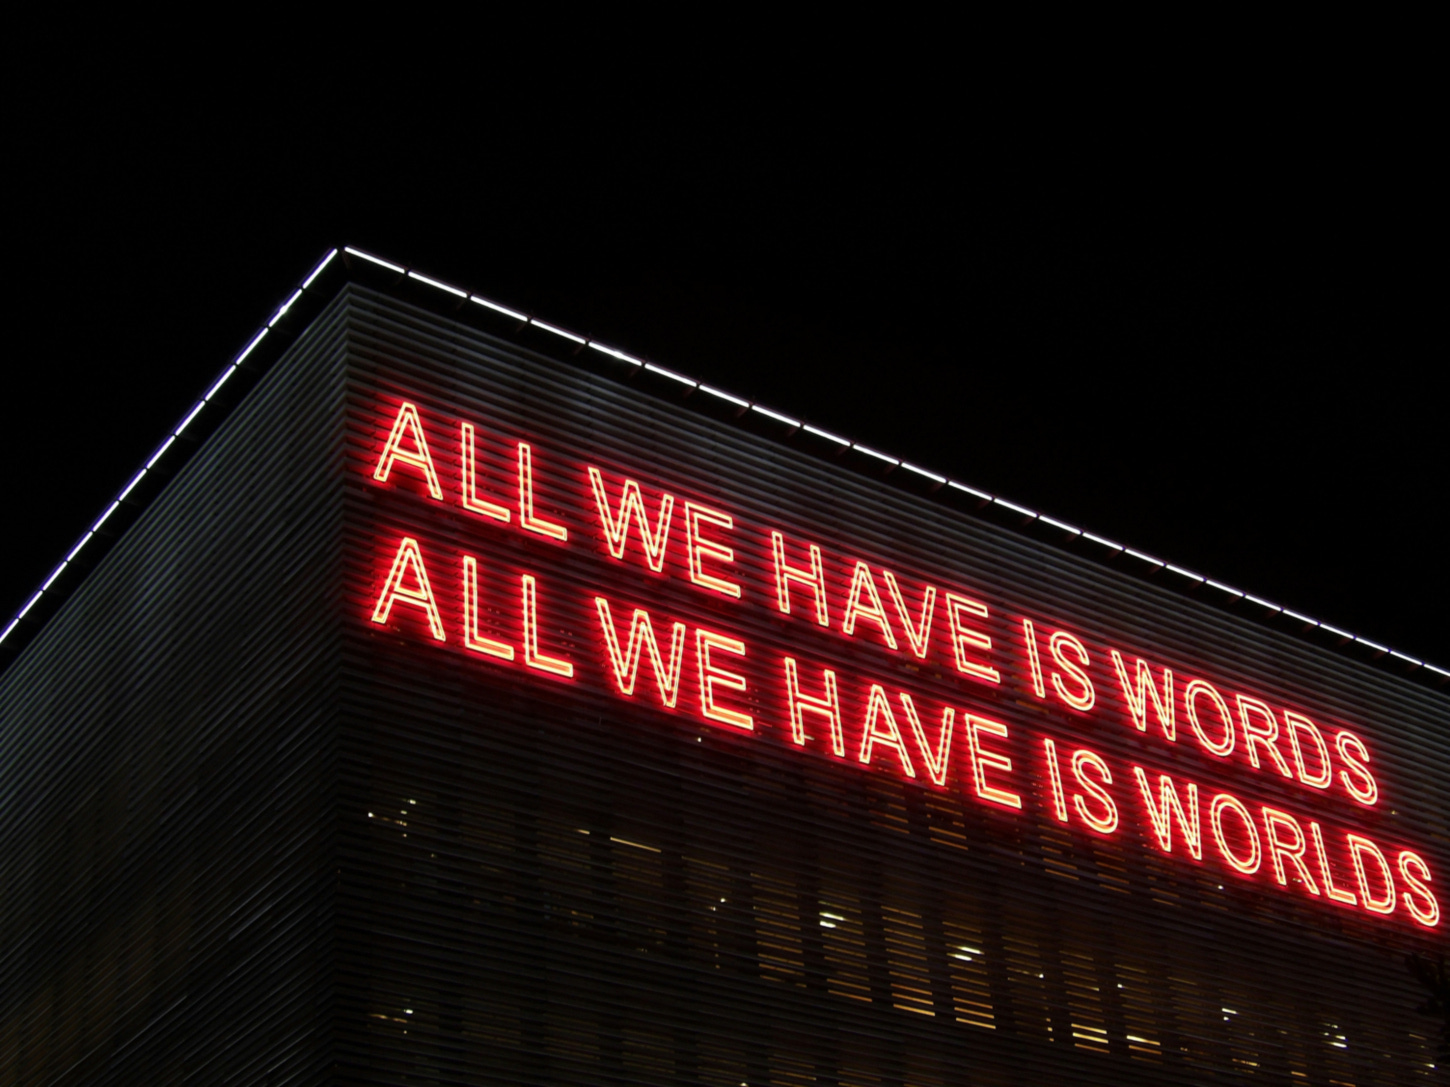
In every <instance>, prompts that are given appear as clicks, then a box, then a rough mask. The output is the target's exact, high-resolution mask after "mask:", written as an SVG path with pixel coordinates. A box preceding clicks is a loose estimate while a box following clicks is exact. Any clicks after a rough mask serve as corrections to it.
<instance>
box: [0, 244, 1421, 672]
mask: <svg viewBox="0 0 1450 1087" xmlns="http://www.w3.org/2000/svg"><path fill="white" fill-rule="evenodd" d="M339 253H345V254H347V255H348V256H350V257H356V258H357V259H359V260H363V261H367V262H368V263H370V264H373V265H376V266H378V267H380V268H384V269H386V270H387V271H390V272H392V273H394V274H395V275H398V276H401V277H405V278H407V279H411V280H414V281H416V282H418V283H421V284H423V285H424V286H426V287H430V288H432V289H433V290H436V291H439V292H441V293H443V294H447V295H450V296H452V297H453V298H456V299H459V300H460V301H468V302H472V303H474V304H476V305H479V306H482V307H484V308H485V309H487V310H489V311H491V312H494V313H498V314H501V315H502V316H505V317H509V318H512V319H513V320H516V321H518V322H519V324H520V326H521V327H522V326H524V325H530V326H533V327H534V328H537V329H539V330H540V331H543V332H547V333H549V334H550V335H552V336H554V337H556V338H558V339H560V340H562V341H563V342H565V343H568V344H571V345H573V349H574V350H576V351H580V350H584V349H588V350H591V351H596V352H598V353H599V354H601V355H606V356H608V357H610V358H612V359H616V360H618V361H620V362H624V363H628V364H629V365H632V366H635V367H637V368H638V369H639V370H644V371H648V372H650V373H652V374H658V375H659V376H661V377H664V378H666V379H668V380H670V381H673V382H676V383H678V384H679V385H681V386H683V387H685V388H688V389H690V390H692V391H693V390H698V391H700V392H702V393H704V394H705V395H707V396H710V397H713V398H714V399H717V400H719V401H721V403H723V404H729V405H730V406H731V407H733V408H735V409H736V410H737V411H739V412H740V413H741V414H744V413H746V412H752V413H755V414H758V415H762V416H764V417H765V418H767V419H771V420H773V421H775V422H778V423H782V424H784V425H786V426H788V427H791V428H792V429H793V430H803V431H805V432H806V433H809V434H812V435H814V436H816V437H818V438H823V439H825V440H826V441H829V442H833V443H835V444H836V445H838V446H840V448H841V449H842V450H846V449H853V450H855V451H856V452H858V453H861V454H864V455H865V456H868V457H871V458H873V459H874V460H877V461H880V462H882V463H884V464H887V465H889V466H890V467H891V468H903V469H905V470H906V471H908V472H911V473H912V474H913V475H917V476H921V477H922V478H923V479H927V480H930V481H932V483H934V484H935V485H936V486H938V487H942V486H944V487H948V488H950V489H952V490H956V491H961V492H963V493H964V494H967V495H970V496H971V497H973V498H975V499H977V500H978V501H980V502H982V503H984V504H986V505H995V506H1000V507H1001V508H1003V509H1005V510H1008V511H1010V512H1011V513H1013V514H1015V515H1017V516H1019V517H1026V518H1027V522H1026V523H1027V524H1031V523H1032V522H1034V521H1040V522H1041V523H1043V524H1045V525H1049V526H1051V527H1052V528H1054V529H1057V530H1058V531H1061V532H1066V533H1067V534H1068V538H1069V539H1076V538H1081V539H1084V540H1087V541H1088V542H1090V543H1092V544H1095V545H1097V546H1098V547H1100V548H1102V549H1104V553H1105V557H1108V556H1111V555H1114V554H1121V555H1126V556H1128V557H1129V558H1132V559H1134V560H1137V561H1138V562H1141V563H1143V564H1145V566H1147V567H1149V568H1152V569H1159V570H1167V571H1168V572H1169V573H1171V574H1174V575H1175V576H1177V577H1180V578H1183V579H1184V580H1185V581H1187V582H1197V583H1198V584H1200V585H1204V586H1207V587H1208V588H1211V589H1214V590H1215V591H1217V592H1219V593H1222V594H1224V596H1225V597H1227V598H1238V599H1241V600H1245V601H1248V602H1249V603H1251V604H1254V605H1256V606H1258V607H1259V608H1262V609H1264V614H1265V616H1266V617H1267V616H1272V615H1276V614H1282V615H1285V616H1288V617H1289V618H1290V619H1294V620H1297V621H1298V622H1301V623H1303V624H1305V625H1306V626H1307V627H1308V628H1310V629H1320V630H1324V631H1326V632H1328V633H1330V634H1332V635H1334V636H1336V637H1339V638H1343V639H1346V640H1347V641H1348V642H1349V643H1351V644H1359V645H1362V646H1364V647H1365V648H1367V649H1369V650H1372V651H1373V652H1375V653H1380V654H1383V655H1385V656H1388V657H1392V658H1394V659H1395V660H1398V661H1400V662H1402V663H1404V664H1407V665H1409V666H1410V667H1411V669H1412V671H1413V670H1418V669H1425V670H1427V671H1429V672H1433V673H1435V674H1436V675H1438V676H1440V677H1442V682H1443V679H1450V671H1447V670H1446V669H1444V668H1440V667H1438V666H1437V665H1434V664H1430V663H1429V662H1428V661H1423V660H1421V659H1420V658H1418V657H1414V656H1411V655H1410V654H1408V653H1402V652H1400V651H1399V650H1398V649H1393V648H1390V647H1389V646H1385V645H1381V644H1380V643H1378V642H1373V641H1370V640H1369V639H1368V638H1365V637H1364V636H1362V635H1355V634H1350V633H1349V632H1348V631H1344V630H1341V629H1339V628H1338V627H1334V626H1331V625H1329V624H1328V623H1325V622H1323V621H1321V620H1318V619H1312V618H1310V617H1309V616H1307V615H1303V614H1300V613H1299V612H1296V611H1292V610H1290V609H1289V608H1287V607H1284V606H1283V605H1280V604H1274V603H1271V602H1270V601H1268V600H1264V599H1262V598H1261V597H1257V596H1254V595H1252V594H1250V593H1247V592H1244V591H1243V590H1241V589H1235V588H1233V587H1232V586H1230V585H1225V584H1223V583H1222V582H1219V581H1215V580H1213V579H1212V578H1209V577H1205V576H1204V575H1202V574H1196V573H1194V572H1193V571H1191V570H1185V569H1184V568H1182V567H1181V566H1175V565H1174V564H1173V563H1170V562H1166V561H1164V560H1162V559H1157V558H1154V557H1153V556H1152V555H1146V554H1144V553H1143V552H1141V551H1137V550H1134V549H1133V548H1130V547H1126V546H1124V545H1123V544H1120V543H1116V542H1114V541H1112V540H1108V539H1104V538H1103V537H1101V536H1097V535H1095V534H1093V533H1091V532H1088V531H1087V530H1085V529H1081V528H1078V527H1076V526H1075V525H1070V524H1067V523H1065V522H1063V521H1059V520H1057V519H1056V518H1053V517H1049V516H1048V515H1047V514H1045V513H1039V512H1038V511H1036V510H1032V509H1028V508H1027V507H1025V506H1020V505H1018V504H1017V503H1015V502H1011V501H1009V500H1007V499H1005V498H1002V497H1000V496H998V495H993V494H989V493H987V492H986V491H983V490H980V489H978V488H976V487H972V486H970V485H968V484H966V483H962V482H960V481H958V480H955V479H951V478H949V477H947V476H944V475H941V474H939V473H937V472H932V471H929V470H927V469H925V468H921V467H918V466H917V465H915V464H911V463H909V462H907V461H903V460H901V459H899V458H897V457H893V456H890V455H888V454H886V453H881V452H878V451H876V450H875V449H871V448H868V447H866V446H864V445H862V444H860V443H859V442H855V441H852V440H851V439H849V438H843V437H840V436H838V435H836V434H833V433H831V432H830V431H826V430H822V429H820V428H819V427H815V426H812V425H810V424H809V423H806V422H804V421H803V420H799V419H796V418H794V417H792V416H790V415H787V414H785V413H783V412H779V411H776V410H774V409H773V408H770V407H768V406H766V405H764V404H758V403H755V402H753V401H750V400H746V399H744V398H742V397H738V396H735V395H733V394H731V393H728V392H725V391H723V390H721V389H717V388H714V387H713V386H711V385H707V384H705V383H704V382H701V381H697V380H695V379H694V378H691V377H688V376H686V375H684V374H680V373H677V372H676V371H674V370H669V369H666V368H665V367H663V366H658V365H656V364H654V363H652V362H647V361H646V360H644V359H641V358H637V357H635V356H634V355H631V354H629V353H627V352H625V351H621V350H619V349H618V348H616V347H611V346H609V345H607V344H603V343H600V342H598V341H597V340H593V339H590V338H589V337H587V336H582V335H579V334H578V333H575V332H570V331H568V330H567V329H563V328H560V327H559V326H557V325H553V324H547V323H545V322H544V321H541V320H539V319H538V318H536V317H531V316H529V315H528V314H524V313H520V312H519V311H517V310H514V309H510V308H509V307H507V306H504V305H501V304H500V303H498V302H495V301H493V300H492V299H488V298H484V297H482V296H480V295H477V294H472V293H470V292H468V291H465V290H463V289H462V288H459V287H455V286H453V285H451V284H449V283H445V282H443V281H442V280H438V279H434V278H433V277H431V276H427V275H424V274H423V273H421V272H419V271H417V270H416V269H412V268H405V267H403V266H401V265H398V264H394V263H393V262H392V261H388V260H384V259H383V258H382V257H379V256H375V255H373V254H372V253H367V252H364V251H363V250H361V249H355V248H353V247H352V246H343V247H341V248H340V249H339V248H334V249H329V250H328V251H327V253H326V255H324V256H323V258H322V259H321V260H320V261H319V262H318V263H317V264H316V266H314V267H313V269H312V271H311V272H310V273H308V275H307V278H306V279H304V280H303V281H302V283H301V284H300V285H299V286H298V287H297V288H296V289H295V290H294V291H293V292H292V294H291V295H289V296H288V298H287V300H286V301H285V302H283V303H282V305H281V306H280V307H279V308H278V309H277V311H276V312H275V313H273V314H272V316H271V317H270V318H269V319H268V321H267V323H266V324H265V325H263V326H262V328H261V329H259V330H258V331H257V333H256V335H254V336H253V337H252V338H251V340H249V341H248V342H247V345H246V346H245V347H243V348H242V350H241V351H240V353H238V354H237V356H236V357H235V358H233V359H232V361H231V362H230V363H229V364H228V365H227V366H226V367H225V368H223V370H222V372H221V374H220V375H219V376H218V377H217V379H216V380H215V381H214V382H212V384H211V387H210V388H208V389H207V391H206V392H205V393H204V394H203V395H202V397H201V399H200V400H198V401H197V402H196V403H195V404H194V405H192V407H191V408H190V409H189V410H188V412H187V413H186V415H185V416H184V417H183V418H182V420H181V422H180V423H179V424H178V425H177V426H176V427H175V428H174V429H173V430H171V432H170V433H168V434H167V436H166V438H165V440H164V441H162V443H161V444H160V445H159V446H158V447H157V448H156V451H155V452H154V453H152V454H151V457H150V458H149V459H148V460H147V461H146V463H145V464H144V465H142V466H141V469H140V470H139V471H138V472H136V474H135V475H133V476H132V477H131V479H130V480H129V482H127V484H126V485H125V487H123V488H122V489H121V492H120V493H119V494H118V495H117V496H116V497H115V499H114V500H112V502H111V503H110V504H109V505H108V506H107V507H106V508H105V510H104V511H103V512H102V513H101V515H100V517H98V518H97V519H96V520H95V522H94V523H93V524H92V525H91V527H90V528H88V529H87V530H86V531H85V532H84V533H83V534H82V536H81V538H80V539H79V540H78V541H77V542H76V544H75V546H74V547H72V548H71V550H70V552H69V554H67V555H66V556H65V558H64V559H62V560H61V562H60V565H58V566H57V567H56V568H55V569H54V570H53V571H51V573H50V575H49V576H48V577H47V578H46V579H45V581H44V582H43V583H42V584H41V586H40V588H39V589H37V590H36V591H35V592H34V593H33V594H32V595H31V596H30V598H29V599H28V600H26V602H25V604H24V605H23V606H22V607H21V608H20V610H19V611H18V612H17V613H16V614H15V616H14V617H13V618H12V619H11V620H10V622H9V623H8V624H7V625H6V626H5V628H4V630H3V631H0V646H3V645H4V643H5V641H6V639H8V638H9V637H10V635H11V634H12V633H13V632H14V630H15V628H16V627H17V626H18V625H19V624H20V622H21V620H23V619H24V618H25V616H26V615H27V614H29V612H30V611H31V610H32V609H33V608H34V607H35V605H36V604H38V603H39V602H40V601H41V600H42V598H44V596H45V594H46V593H47V592H48V591H50V588H51V586H52V585H53V584H54V583H55V581H56V579H57V578H59V577H60V576H61V574H62V573H63V572H64V571H65V570H66V568H67V567H69V566H70V565H71V564H72V563H73V562H75V560H76V558H77V556H79V555H80V554H81V552H82V551H83V550H84V548H85V547H86V545H87V544H89V543H90V542H91V540H92V538H93V537H94V536H95V535H96V533H97V532H98V531H99V530H100V528H101V527H102V526H103V525H104V524H105V523H106V521H107V520H109V518H110V517H111V515H112V514H113V513H115V511H116V509H117V508H118V507H119V506H120V504H121V503H122V502H123V501H125V499H126V497H127V496H128V495H129V494H130V493H131V492H132V491H133V490H134V489H135V488H136V487H137V485H139V484H140V483H141V481H142V480H143V479H145V478H146V476H147V475H148V474H149V473H150V472H151V471H152V470H153V469H154V468H155V467H156V465H157V464H158V462H160V461H161V459H162V458H163V457H164V456H165V455H166V454H167V452H168V451H169V450H170V449H171V447H172V445H173V443H175V441H176V440H177V439H178V438H180V437H181V436H182V435H183V434H184V433H185V432H186V430H187V428H188V427H190V426H191V424H192V422H193V421H194V420H195V419H196V417H197V416H198V415H199V414H201V411H202V409H204V408H205V407H206V406H207V405H208V404H209V403H211V401H212V399H213V397H215V396H216V394H217V392H218V391H219V390H220V389H221V388H222V387H223V386H224V385H225V384H226V383H227V381H228V380H229V379H230V378H231V377H232V376H233V375H234V374H235V373H236V372H237V369H238V368H239V367H240V366H241V365H242V363H244V362H245V361H246V360H247V358H248V356H250V355H251V354H252V352H253V351H255V350H256V349H257V347H258V345H260V344H261V343H262V341H263V339H264V338H265V337H266V336H267V334H268V333H269V332H271V331H272V329H273V327H274V326H275V325H276V324H277V322H278V321H280V320H281V319H282V318H283V317H284V316H285V315H286V314H287V312H288V311H289V310H290V309H291V308H292V307H293V305H295V304H296V302H297V301H298V299H300V298H302V297H303V295H304V294H305V293H306V292H307V291H308V290H309V289H310V288H311V287H312V285H313V283H314V282H316V280H317V278H318V277H319V276H320V275H322V273H323V272H324V271H325V270H326V269H327V268H328V266H329V265H331V263H332V262H333V260H334V259H336V257H337V255H338V254H339ZM1024 527H1025V526H1024ZM1225 602H1227V601H1225Z"/></svg>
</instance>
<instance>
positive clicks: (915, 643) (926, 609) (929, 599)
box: [883, 570, 936, 659]
mask: <svg viewBox="0 0 1450 1087" xmlns="http://www.w3.org/2000/svg"><path fill="white" fill-rule="evenodd" d="M883 573H884V574H885V575H886V588H887V589H889V590H890V592H891V600H892V603H894V604H895V605H896V614H897V616H899V617H900V619H901V628H902V629H903V630H905V631H906V640H907V641H908V642H910V643H911V651H912V652H913V653H915V654H916V655H917V656H918V657H921V658H922V659H925V658H926V651H927V648H928V646H929V645H930V644H931V618H932V615H933V613H934V612H935V611H936V586H935V585H928V586H927V587H926V592H924V593H923V594H922V597H921V622H920V624H919V625H918V626H912V625H911V613H910V612H909V611H907V610H906V600H905V598H903V597H902V595H901V586H899V585H898V584H896V575H895V574H893V573H892V572H891V571H890V570H885V571H883Z"/></svg>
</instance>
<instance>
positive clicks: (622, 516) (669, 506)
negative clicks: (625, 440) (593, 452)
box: [589, 464, 675, 573]
mask: <svg viewBox="0 0 1450 1087" xmlns="http://www.w3.org/2000/svg"><path fill="white" fill-rule="evenodd" d="M589 482H590V484H591V485H592V486H593V488H594V504H595V505H596V506H597V507H598V508H599V522H600V524H602V525H603V526H604V539H605V542H606V543H608V544H609V553H610V554H611V555H613V556H614V557H615V558H616V559H620V560H623V559H624V545H625V543H626V541H627V539H628V537H629V519H630V517H631V516H633V517H634V518H635V520H637V521H638V522H639V539H640V543H642V544H644V557H645V559H646V561H648V562H649V568H650V569H651V570H653V571H654V572H655V573H659V572H660V571H661V570H663V569H664V568H665V542H666V541H667V540H668V539H669V535H670V518H671V516H672V515H673V514H674V511H675V496H674V495H672V494H663V493H662V494H661V495H660V507H659V513H658V514H657V515H656V518H655V530H654V532H650V530H649V519H648V518H647V517H646V516H645V511H644V496H643V495H641V494H640V490H639V484H638V483H636V482H635V481H634V480H632V479H626V480H625V481H624V495H623V496H622V497H621V498H620V500H619V520H618V521H616V520H615V519H614V516H613V514H611V513H610V509H609V493H608V492H607V491H606V490H605V489H604V477H603V476H602V475H600V474H599V469H598V468H595V467H594V466H593V465H592V464H591V465H590V466H589Z"/></svg>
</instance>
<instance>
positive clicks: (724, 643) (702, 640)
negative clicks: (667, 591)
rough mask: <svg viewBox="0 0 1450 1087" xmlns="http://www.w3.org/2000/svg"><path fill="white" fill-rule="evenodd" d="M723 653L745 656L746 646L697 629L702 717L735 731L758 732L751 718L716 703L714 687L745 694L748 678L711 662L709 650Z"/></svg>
mask: <svg viewBox="0 0 1450 1087" xmlns="http://www.w3.org/2000/svg"><path fill="white" fill-rule="evenodd" d="M712 649H722V650H724V651H725V652H726V653H734V654H735V655H736V656H740V657H743V656H745V643H744V642H742V641H740V640H739V639H738V638H728V637H726V636H725V635H724V634H712V633H711V632H710V631H708V630H701V629H699V628H698V627H697V628H695V666H696V668H697V669H698V671H699V674H700V714H701V716H703V717H704V718H706V719H707V720H710V721H719V722H721V723H722V724H726V725H734V726H735V727H736V728H743V729H750V730H752V731H753V730H754V729H755V722H754V721H752V720H751V719H750V714H748V713H741V712H740V711H739V710H732V709H727V708H726V707H725V706H721V705H719V704H717V703H716V701H715V685H716V684H719V685H720V686H721V687H725V688H727V689H728V690H732V691H743V690H745V677H744V676H742V675H740V674H738V673H736V672H727V671H725V670H724V669H723V668H720V667H719V666H717V665H716V664H714V663H713V662H712V661H711V660H710V650H712Z"/></svg>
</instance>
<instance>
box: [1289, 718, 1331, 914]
mask: <svg viewBox="0 0 1450 1087" xmlns="http://www.w3.org/2000/svg"><path fill="white" fill-rule="evenodd" d="M1284 724H1285V725H1287V726H1288V729H1289V747H1290V748H1291V749H1292V750H1293V752H1294V766H1295V768H1296V769H1297V770H1298V771H1299V780H1300V781H1302V782H1303V783H1304V784H1305V785H1310V786H1313V787H1314V788H1316V789H1327V788H1329V786H1330V784H1331V783H1332V782H1333V781H1334V766H1333V764H1332V763H1331V762H1330V761H1329V745H1328V744H1326V743H1325V742H1324V734H1323V733H1321V732H1320V731H1319V727H1318V726H1317V725H1315V724H1314V722H1313V721H1311V720H1309V718H1307V717H1302V716H1300V715H1299V714H1297V713H1295V712H1294V711H1293V710H1285V711H1284ZM1301 730H1302V731H1304V732H1307V733H1309V738H1310V739H1311V740H1313V741H1314V747H1315V748H1316V749H1317V751H1318V753H1319V772H1318V773H1317V774H1315V775H1314V776H1313V777H1310V776H1309V771H1308V769H1307V768H1306V767H1305V765H1304V751H1303V749H1302V748H1300V746H1299V733H1300V731H1301ZM1331 897H1332V896H1331Z"/></svg>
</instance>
